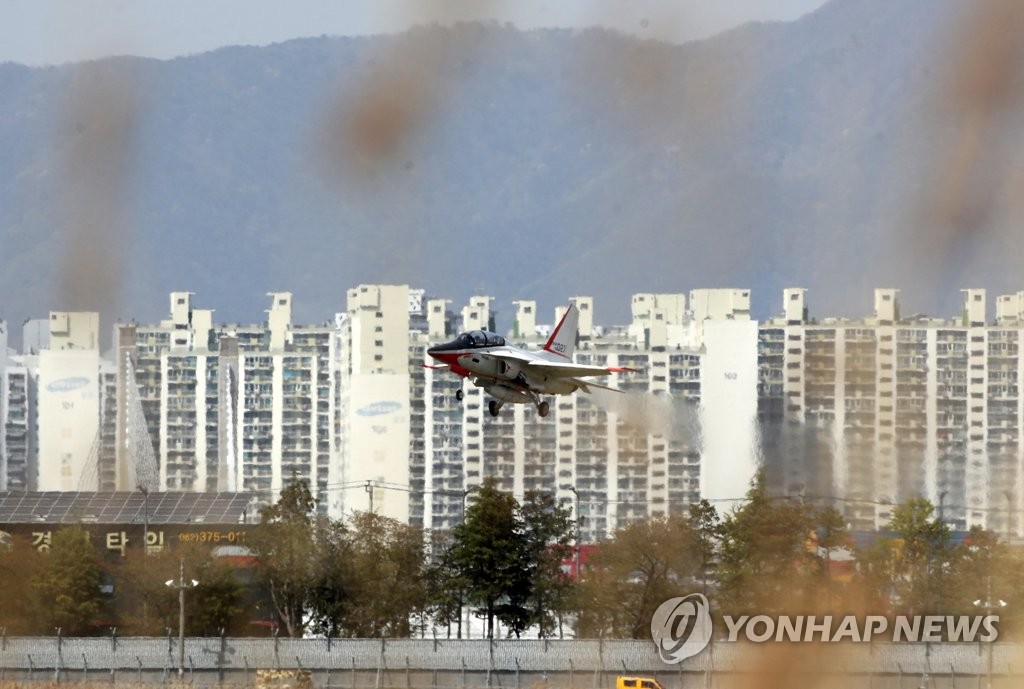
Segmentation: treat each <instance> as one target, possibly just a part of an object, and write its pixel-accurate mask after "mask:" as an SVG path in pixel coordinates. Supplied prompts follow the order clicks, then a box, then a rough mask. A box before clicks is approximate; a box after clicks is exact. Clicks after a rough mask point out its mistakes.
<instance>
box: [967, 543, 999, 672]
mask: <svg viewBox="0 0 1024 689" xmlns="http://www.w3.org/2000/svg"><path fill="white" fill-rule="evenodd" d="M988 566H989V575H988V587H987V592H986V596H985V600H981V599H980V598H979V599H978V600H975V601H971V604H972V605H974V607H976V608H985V617H991V616H992V608H995V607H997V606H998V607H1000V608H1005V607H1006V601H1004V600H1003V599H1001V598H1000V599H999V600H992V560H991V557H990V558H989V565H988ZM993 643H994V642H993V641H989V642H988V680H987V681H986V683H985V685H986V686H987V687H988V688H989V689H992V644H993Z"/></svg>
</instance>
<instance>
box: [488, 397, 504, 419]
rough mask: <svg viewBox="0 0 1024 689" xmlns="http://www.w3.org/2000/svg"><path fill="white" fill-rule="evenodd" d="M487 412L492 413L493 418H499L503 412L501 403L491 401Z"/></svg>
mask: <svg viewBox="0 0 1024 689" xmlns="http://www.w3.org/2000/svg"><path fill="white" fill-rule="evenodd" d="M487 411H489V412H491V416H497V415H498V412H500V411H501V403H500V402H498V400H491V401H490V402H488V403H487Z"/></svg>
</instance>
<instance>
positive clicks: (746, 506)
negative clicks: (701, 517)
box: [718, 473, 819, 615]
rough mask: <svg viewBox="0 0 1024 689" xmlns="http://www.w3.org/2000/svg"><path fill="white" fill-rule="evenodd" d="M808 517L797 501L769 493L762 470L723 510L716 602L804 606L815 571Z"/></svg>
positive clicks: (767, 607) (732, 607) (752, 610)
mask: <svg viewBox="0 0 1024 689" xmlns="http://www.w3.org/2000/svg"><path fill="white" fill-rule="evenodd" d="M813 522H814V520H813V518H812V517H811V514H810V511H809V510H808V509H807V508H806V507H805V506H804V505H803V504H802V503H801V502H796V501H790V500H777V499H773V498H772V497H771V496H770V495H769V494H768V492H767V490H766V488H765V481H764V474H763V473H759V474H758V475H757V476H755V478H754V480H753V482H752V485H751V487H750V489H749V490H748V491H747V495H746V500H745V501H744V503H743V504H742V505H740V506H738V507H736V508H735V509H733V511H732V512H730V513H729V514H728V515H726V517H725V519H724V520H723V522H722V541H721V548H720V555H719V565H718V583H719V589H718V601H719V607H720V609H721V610H723V611H724V612H726V613H729V614H733V615H737V614H772V613H787V612H788V613H791V612H792V608H793V607H794V606H799V607H808V605H809V604H810V601H809V598H810V597H811V594H812V593H813V589H814V585H815V583H816V582H815V581H814V578H813V574H814V573H816V572H817V571H819V569H818V567H819V566H818V564H817V563H816V553H814V552H812V551H810V550H809V543H810V541H811V533H812V527H813Z"/></svg>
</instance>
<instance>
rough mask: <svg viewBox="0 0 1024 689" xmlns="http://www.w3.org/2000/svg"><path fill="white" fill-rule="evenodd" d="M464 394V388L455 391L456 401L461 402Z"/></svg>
mask: <svg viewBox="0 0 1024 689" xmlns="http://www.w3.org/2000/svg"><path fill="white" fill-rule="evenodd" d="M463 394H464V393H463V392H462V388H459V389H458V390H456V391H455V399H457V400H458V401H460V402H461V401H462V397H463Z"/></svg>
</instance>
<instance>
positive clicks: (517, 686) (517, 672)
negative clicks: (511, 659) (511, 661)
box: [515, 658, 519, 689]
mask: <svg viewBox="0 0 1024 689" xmlns="http://www.w3.org/2000/svg"><path fill="white" fill-rule="evenodd" d="M515 661H516V689H519V658H515Z"/></svg>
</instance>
